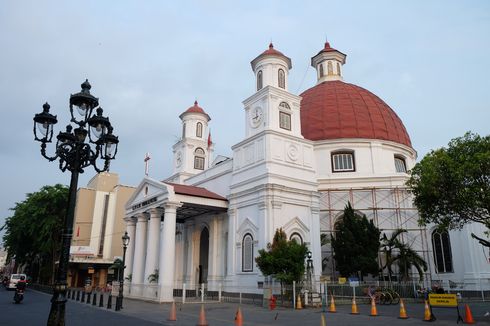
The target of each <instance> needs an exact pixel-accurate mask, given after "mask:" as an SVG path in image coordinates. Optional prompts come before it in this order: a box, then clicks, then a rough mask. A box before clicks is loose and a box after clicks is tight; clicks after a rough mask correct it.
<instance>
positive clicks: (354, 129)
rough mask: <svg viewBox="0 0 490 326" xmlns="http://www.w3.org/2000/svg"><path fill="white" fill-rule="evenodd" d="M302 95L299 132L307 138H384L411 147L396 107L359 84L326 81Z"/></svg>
mask: <svg viewBox="0 0 490 326" xmlns="http://www.w3.org/2000/svg"><path fill="white" fill-rule="evenodd" d="M301 96H302V100H301V133H302V134H303V136H304V137H305V138H306V139H310V140H324V139H339V138H366V139H383V140H390V141H393V142H396V143H399V144H403V145H407V146H409V147H412V143H411V142H410V137H409V136H408V133H407V130H406V129H405V126H404V125H403V123H402V121H401V120H400V118H399V117H398V115H397V114H396V113H395V111H393V110H392V109H391V108H390V107H389V106H388V105H387V104H386V103H385V102H383V100H381V99H380V98H379V97H377V96H376V95H374V94H373V93H371V92H370V91H368V90H366V89H364V88H362V87H359V86H356V85H353V84H348V83H344V82H342V81H326V82H323V83H321V84H318V85H316V86H315V87H312V88H310V89H308V90H306V91H305V92H303V93H302V94H301Z"/></svg>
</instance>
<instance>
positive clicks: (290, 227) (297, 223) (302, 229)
mask: <svg viewBox="0 0 490 326" xmlns="http://www.w3.org/2000/svg"><path fill="white" fill-rule="evenodd" d="M282 229H283V230H284V232H286V234H287V235H288V236H290V235H291V233H293V232H298V233H299V234H301V235H302V236H306V235H307V234H308V233H309V232H310V229H309V228H308V226H307V225H306V224H305V223H303V221H301V220H300V219H299V218H298V217H297V216H295V217H293V218H292V219H291V220H289V222H287V223H286V224H284V225H283V227H282Z"/></svg>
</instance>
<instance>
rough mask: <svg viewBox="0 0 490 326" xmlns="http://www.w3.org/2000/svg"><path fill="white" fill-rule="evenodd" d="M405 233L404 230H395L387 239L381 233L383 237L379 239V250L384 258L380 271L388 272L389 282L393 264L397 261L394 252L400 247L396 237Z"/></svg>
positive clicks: (384, 234)
mask: <svg viewBox="0 0 490 326" xmlns="http://www.w3.org/2000/svg"><path fill="white" fill-rule="evenodd" d="M405 232H407V230H405V229H396V230H395V231H393V233H391V235H390V237H387V236H386V233H383V236H382V237H381V243H380V248H381V252H382V253H383V257H384V264H382V265H381V268H380V271H384V270H385V269H386V270H387V271H388V279H389V280H390V282H391V277H392V276H393V264H394V263H395V261H396V259H397V258H396V254H395V251H396V250H397V248H399V247H400V245H401V242H400V240H398V236H399V235H400V234H402V233H405Z"/></svg>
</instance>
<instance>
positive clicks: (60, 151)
mask: <svg viewBox="0 0 490 326" xmlns="http://www.w3.org/2000/svg"><path fill="white" fill-rule="evenodd" d="M90 88H91V86H90V84H89V82H88V80H86V81H85V82H84V83H83V84H82V91H81V92H80V93H76V94H73V95H70V114H71V120H70V122H71V123H73V124H74V125H75V127H76V128H75V129H73V127H72V126H71V125H68V126H67V127H66V131H65V132H60V133H59V134H58V136H57V137H56V139H57V141H56V149H55V154H54V156H48V155H47V154H46V144H47V143H51V140H52V138H53V126H54V125H55V124H56V123H57V122H58V120H57V119H56V116H54V115H52V114H50V113H49V108H50V106H49V104H48V103H46V104H44V105H43V112H41V113H38V114H36V115H35V116H34V139H35V140H37V141H39V142H41V155H42V156H43V157H45V158H46V159H48V161H50V162H51V161H54V160H57V159H59V167H60V169H61V171H62V172H65V171H66V170H68V171H70V172H71V180H70V190H69V197H68V207H67V210H66V217H65V220H64V227H63V233H62V240H61V241H62V243H61V252H60V259H59V264H58V270H57V272H56V283H55V285H54V292H53V297H52V298H51V310H50V312H49V318H48V325H49V326H51V325H53V326H62V325H65V302H66V288H67V282H66V276H67V271H68V262H69V257H70V245H71V238H72V233H73V218H74V215H75V204H76V194H77V187H78V175H79V174H80V173H83V169H84V168H86V167H88V166H90V165H92V166H93V167H94V168H95V170H96V171H97V172H103V171H107V170H109V162H110V161H111V160H113V159H114V157H115V156H116V153H117V144H118V143H119V140H118V137H116V136H114V135H113V134H112V126H111V124H110V122H109V119H108V118H106V117H103V116H102V108H100V107H99V108H97V109H96V110H95V111H96V112H94V109H95V108H96V107H97V106H98V105H99V100H98V99H97V98H96V97H94V96H93V95H91V94H90ZM87 135H88V139H87ZM98 161H102V162H103V167H102V168H99V167H98V166H97V162H98Z"/></svg>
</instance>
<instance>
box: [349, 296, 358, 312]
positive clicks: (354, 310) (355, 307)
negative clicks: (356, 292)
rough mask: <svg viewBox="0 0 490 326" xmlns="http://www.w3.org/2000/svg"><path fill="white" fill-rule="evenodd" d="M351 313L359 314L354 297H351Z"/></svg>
mask: <svg viewBox="0 0 490 326" xmlns="http://www.w3.org/2000/svg"><path fill="white" fill-rule="evenodd" d="M350 313H351V315H359V310H358V309H357V304H356V299H355V298H352V310H351V312H350Z"/></svg>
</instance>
